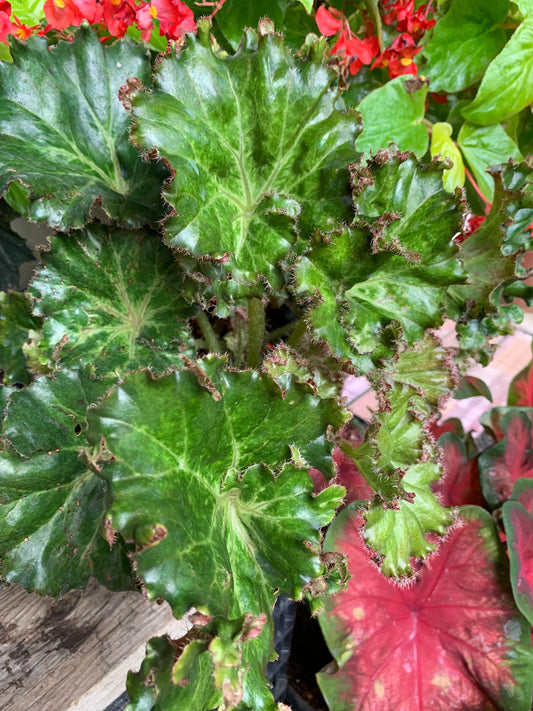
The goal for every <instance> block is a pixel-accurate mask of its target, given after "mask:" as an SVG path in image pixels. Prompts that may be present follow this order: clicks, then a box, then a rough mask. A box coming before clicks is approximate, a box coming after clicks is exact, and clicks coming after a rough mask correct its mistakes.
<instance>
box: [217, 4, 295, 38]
mask: <svg viewBox="0 0 533 711" xmlns="http://www.w3.org/2000/svg"><path fill="white" fill-rule="evenodd" d="M289 2H290V0H255V2H240V0H226V1H225V2H224V4H223V5H222V7H221V9H220V10H219V11H218V12H217V14H216V15H215V18H216V25H217V26H218V27H219V28H220V30H221V32H222V34H223V35H224V37H225V38H226V40H227V41H228V42H229V44H230V46H231V47H232V49H233V50H236V49H238V47H239V45H240V43H241V40H242V30H243V27H257V23H258V22H259V20H261V18H263V17H268V18H270V20H272V22H273V23H274V24H275V26H276V28H277V29H278V30H279V29H281V28H282V26H283V18H284V17H285V13H286V11H287V6H288V5H289Z"/></svg>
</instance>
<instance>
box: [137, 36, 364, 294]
mask: <svg viewBox="0 0 533 711" xmlns="http://www.w3.org/2000/svg"><path fill="white" fill-rule="evenodd" d="M205 30H206V28H205V27H203V29H202V27H200V29H199V36H198V39H195V38H191V39H190V43H189V46H188V47H187V48H186V49H185V50H184V51H182V52H181V53H180V54H179V55H178V56H169V57H166V58H164V59H163V61H162V62H160V64H159V65H158V67H157V70H156V78H155V88H154V90H153V92H151V93H141V94H134V95H133V96H132V97H131V101H132V104H133V113H134V116H135V119H136V124H135V126H134V128H133V132H132V140H133V141H134V142H135V143H136V144H138V145H139V146H141V147H142V148H143V149H144V150H148V151H150V150H152V149H153V148H154V147H155V148H156V149H157V151H158V152H159V153H160V154H161V155H162V156H163V157H164V158H165V159H166V160H167V161H168V162H169V164H170V166H171V168H172V169H173V171H175V177H174V180H173V182H172V184H171V185H170V186H168V187H167V188H166V189H165V193H164V195H165V198H166V200H168V202H169V203H170V204H171V205H172V207H173V208H174V210H175V212H176V214H175V215H174V216H172V217H171V218H169V219H168V220H167V222H166V223H165V238H166V241H167V242H168V244H170V245H171V246H173V247H176V248H177V249H180V250H186V251H187V252H189V253H190V254H191V255H193V256H194V257H195V258H196V259H198V260H204V259H205V257H206V256H209V257H210V258H211V259H212V260H217V262H218V264H217V267H216V269H217V271H216V272H214V273H213V274H212V275H209V279H210V280H211V281H212V284H210V286H209V289H210V291H211V293H213V292H215V293H216V292H217V290H220V289H221V288H224V285H222V286H221V285H220V284H219V283H218V282H219V281H220V280H221V279H225V280H230V277H231V280H230V282H229V283H230V286H229V287H228V288H229V290H230V291H231V289H233V292H235V293H236V294H237V295H238V294H239V292H241V293H245V294H247V295H249V294H250V289H252V291H253V290H254V287H253V286H252V287H250V286H248V287H246V286H245V287H244V289H243V288H241V285H243V284H244V285H254V284H256V282H257V281H258V279H259V277H260V276H263V277H265V278H266V279H267V280H268V282H269V283H270V285H271V286H272V287H274V288H281V287H282V286H283V285H284V284H285V277H284V275H283V274H282V272H281V271H280V269H279V268H278V263H279V262H280V260H282V259H283V258H285V257H287V255H288V254H290V253H291V252H292V250H293V249H294V248H295V243H296V242H297V239H298V238H300V239H301V240H306V239H308V238H309V236H310V234H311V233H312V232H313V231H314V230H315V229H317V228H319V229H327V228H331V226H332V225H335V224H336V223H337V222H339V221H342V220H347V219H349V217H350V212H351V211H350V200H349V189H348V173H347V172H346V165H347V163H348V162H349V161H350V160H353V158H354V155H355V153H354V140H355V137H356V136H357V134H358V132H359V122H358V118H357V117H358V115H357V113H356V112H354V111H348V112H345V113H343V112H339V111H337V110H336V109H335V108H334V104H335V99H336V92H335V91H334V90H332V89H330V84H331V83H332V81H333V80H334V79H335V74H334V73H333V72H332V71H331V70H329V69H327V68H326V67H325V66H323V64H322V54H323V50H324V45H323V42H321V41H317V42H314V43H313V44H312V46H311V48H310V49H309V56H308V57H307V58H306V59H303V60H301V59H294V58H293V57H292V56H291V55H290V53H289V52H288V50H287V49H286V48H285V47H284V45H283V40H282V38H281V37H280V36H278V35H275V34H265V35H259V36H258V35H256V33H255V32H253V31H252V30H247V31H246V33H245V36H244V40H243V44H242V46H241V48H240V49H239V51H238V52H237V54H236V55H234V56H232V57H228V58H226V59H221V58H219V57H217V56H216V55H215V54H213V52H212V50H211V47H210V45H209V39H208V36H207V34H206V31H205ZM162 116H164V117H165V119H164V120H162ZM203 269H204V267H203V266H202V262H201V261H199V262H198V263H197V267H196V271H197V272H198V271H203ZM191 271H192V270H191ZM217 274H218V276H217ZM231 284H233V286H231ZM255 289H257V287H255ZM260 290H261V291H262V290H263V286H262V285H260ZM235 293H232V294H231V296H235ZM253 293H255V292H254V291H253Z"/></svg>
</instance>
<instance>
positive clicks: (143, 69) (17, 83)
mask: <svg viewBox="0 0 533 711" xmlns="http://www.w3.org/2000/svg"><path fill="white" fill-rule="evenodd" d="M12 52H13V58H14V61H13V63H1V64H0V193H2V192H4V191H5V189H6V187H7V185H8V184H9V183H10V182H11V181H12V180H15V179H17V178H18V179H19V180H20V181H21V182H22V183H23V184H24V185H26V186H28V187H30V188H31V191H32V194H31V204H30V207H29V216H30V218H31V219H32V220H36V221H46V222H47V223H48V224H49V225H51V226H52V227H57V228H59V229H64V230H68V229H70V228H72V227H81V226H83V225H84V224H85V223H86V222H87V221H88V220H89V219H90V211H91V208H92V206H93V204H94V203H95V201H100V200H101V204H102V207H103V209H104V210H105V211H106V212H107V213H108V214H109V215H110V216H111V217H112V218H114V219H117V220H119V221H121V222H122V223H124V224H125V225H127V226H129V227H132V226H138V225H140V224H143V223H145V222H149V221H156V220H158V219H160V218H161V217H162V216H163V214H164V210H163V206H162V202H161V198H160V192H161V187H162V184H163V180H164V179H165V177H167V176H168V171H167V170H166V169H165V168H164V167H163V166H162V165H161V164H159V163H155V162H151V163H149V162H143V161H142V160H141V158H140V156H139V154H138V151H137V150H136V149H135V148H133V146H132V145H131V144H130V142H129V140H128V129H129V125H130V117H129V116H128V114H127V112H126V111H125V110H124V108H123V106H122V105H121V103H120V100H119V98H118V92H119V89H120V87H121V86H122V85H123V84H125V82H126V79H127V78H128V77H130V76H134V77H137V79H138V80H139V81H141V82H144V83H145V84H147V85H149V83H150V61H149V56H148V55H147V52H146V50H145V49H144V48H143V47H142V46H132V45H131V44H130V43H129V42H127V41H124V42H116V43H115V44H113V45H109V46H105V45H103V44H102V43H101V42H99V40H98V37H97V36H96V35H95V34H94V33H93V32H92V31H90V30H86V29H81V30H79V31H78V32H77V35H76V37H75V39H74V41H73V42H72V43H70V42H63V41H60V42H59V43H58V44H57V46H55V47H54V48H53V49H49V47H48V42H47V40H46V39H45V38H44V37H37V36H32V37H30V38H29V39H28V40H27V41H26V42H25V43H24V44H23V43H19V42H16V43H14V44H13V46H12Z"/></svg>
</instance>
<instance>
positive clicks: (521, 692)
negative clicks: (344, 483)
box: [319, 507, 533, 711]
mask: <svg viewBox="0 0 533 711" xmlns="http://www.w3.org/2000/svg"><path fill="white" fill-rule="evenodd" d="M361 526H362V517H361V515H360V513H359V511H358V510H357V508H354V507H348V508H346V509H345V510H344V511H343V512H342V513H341V514H340V515H339V516H338V517H337V519H336V520H335V522H334V524H333V525H332V526H331V527H330V529H329V531H328V534H327V538H326V547H327V549H329V550H334V551H337V552H342V553H344V554H346V555H347V556H348V566H349V569H350V572H351V574H352V578H351V580H350V581H349V583H348V589H347V590H346V591H344V592H340V593H337V594H336V595H334V596H332V597H331V598H328V600H327V601H326V610H327V612H326V614H324V615H322V617H321V618H320V623H321V627H322V630H323V632H324V635H325V637H326V641H327V643H328V646H329V648H330V650H331V652H332V654H333V655H334V657H335V659H336V660H337V663H338V665H339V669H338V671H337V672H336V673H334V674H326V673H321V674H319V685H320V687H321V689H322V692H323V694H324V696H325V698H326V701H327V703H328V705H329V708H330V711H381V709H383V710H386V711H390V709H394V710H395V711H412V709H430V708H434V709H451V708H457V709H462V710H464V711H466V709H468V710H469V711H471V710H472V709H483V711H489V710H490V711H496V710H498V711H504V710H505V711H529V708H530V703H531V688H532V684H533V650H532V648H531V641H530V627H529V624H528V623H527V621H526V620H525V619H524V618H523V616H522V615H521V614H520V612H519V611H518V610H517V609H516V606H515V604H514V601H513V597H512V593H511V589H510V585H509V581H508V563H507V560H506V557H505V554H504V552H503V550H502V548H501V545H500V542H499V540H498V535H497V532H496V529H495V526H494V524H493V523H492V520H491V518H490V516H489V514H488V513H486V512H485V511H483V510H482V509H480V508H478V507H464V508H462V510H461V525H458V526H455V527H454V528H453V530H452V531H451V532H450V534H449V536H448V538H447V539H446V540H445V541H444V542H443V543H442V545H441V547H440V549H439V551H438V552H437V553H436V554H435V555H434V556H433V557H432V558H431V559H430V560H429V561H428V563H427V564H426V565H424V566H422V567H421V569H420V572H419V576H418V579H417V580H416V581H415V582H413V583H412V585H410V586H403V587H402V586H399V585H397V584H393V583H392V582H391V581H390V580H387V579H386V578H385V577H383V576H382V575H381V574H380V573H379V571H378V570H377V569H376V567H375V566H374V565H373V564H372V563H371V562H370V560H369V554H368V551H367V550H366V548H365V545H364V543H363V542H362V539H361Z"/></svg>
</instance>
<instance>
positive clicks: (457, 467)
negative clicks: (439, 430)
mask: <svg viewBox="0 0 533 711" xmlns="http://www.w3.org/2000/svg"><path fill="white" fill-rule="evenodd" d="M439 446H440V447H441V448H442V454H443V469H444V475H443V477H442V479H440V480H439V481H438V482H437V483H436V484H435V492H437V493H438V494H439V497H440V501H441V503H442V504H443V506H463V505H465V504H473V505H476V506H484V505H485V501H484V499H483V494H482V493H481V483H480V481H479V469H478V457H477V455H476V454H474V455H473V456H469V454H468V452H467V449H466V446H465V443H464V441H463V440H462V439H461V438H460V437H458V436H457V435H456V434H453V432H446V433H445V434H443V435H442V436H441V438H440V440H439Z"/></svg>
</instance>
